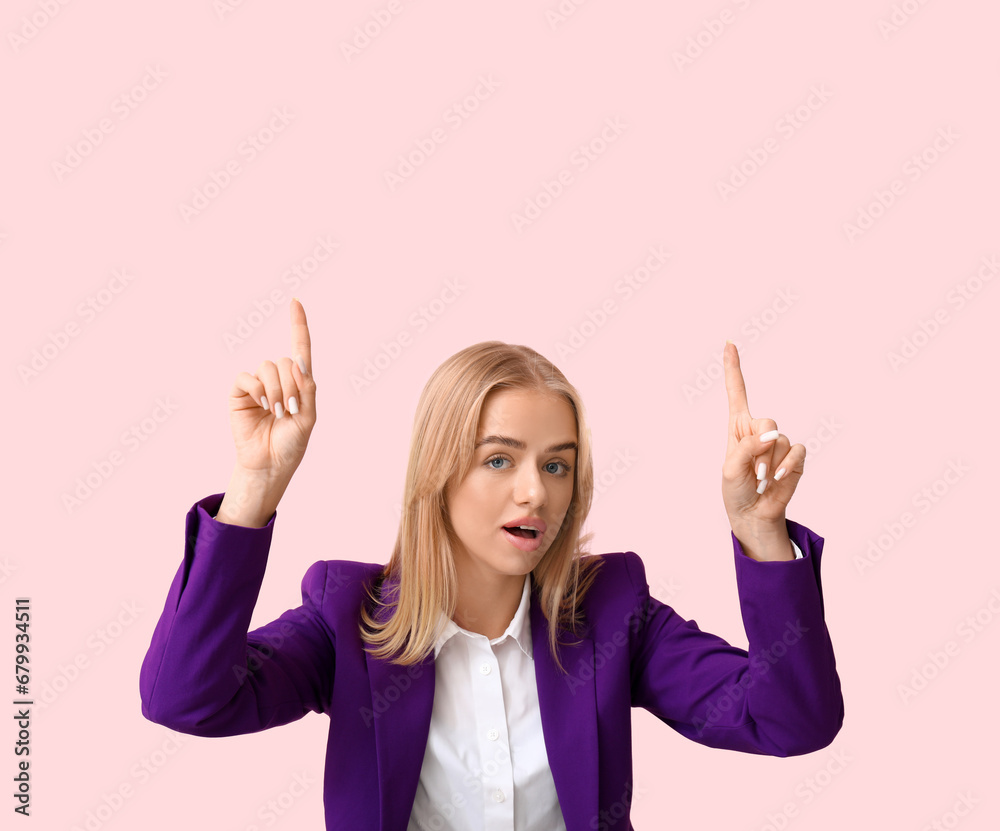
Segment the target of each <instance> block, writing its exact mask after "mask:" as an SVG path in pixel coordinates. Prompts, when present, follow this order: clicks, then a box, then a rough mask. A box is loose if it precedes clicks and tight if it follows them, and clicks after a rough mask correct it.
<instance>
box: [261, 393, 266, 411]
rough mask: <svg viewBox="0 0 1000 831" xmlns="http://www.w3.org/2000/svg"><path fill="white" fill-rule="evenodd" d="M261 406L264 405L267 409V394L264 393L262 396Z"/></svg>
mask: <svg viewBox="0 0 1000 831" xmlns="http://www.w3.org/2000/svg"><path fill="white" fill-rule="evenodd" d="M260 406H261V407H263V408H264V409H265V410H266V409H267V396H266V395H262V396H261V397H260Z"/></svg>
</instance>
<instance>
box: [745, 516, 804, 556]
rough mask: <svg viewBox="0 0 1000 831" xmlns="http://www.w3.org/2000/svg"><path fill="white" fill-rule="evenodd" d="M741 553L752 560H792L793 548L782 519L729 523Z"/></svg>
mask: <svg viewBox="0 0 1000 831" xmlns="http://www.w3.org/2000/svg"><path fill="white" fill-rule="evenodd" d="M731 525H732V529H733V536H735V537H736V539H737V540H738V541H739V543H740V546H741V547H742V548H743V553H744V554H746V555H747V556H748V557H750V558H751V559H754V560H760V561H763V560H794V559H795V549H794V547H793V546H792V539H791V537H790V536H789V535H788V528H787V526H786V525H785V521H784V519H782V520H781V522H780V523H771V522H766V523H760V522H754V523H731Z"/></svg>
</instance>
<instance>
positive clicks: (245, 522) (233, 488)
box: [214, 469, 288, 528]
mask: <svg viewBox="0 0 1000 831" xmlns="http://www.w3.org/2000/svg"><path fill="white" fill-rule="evenodd" d="M287 484H288V483H287V482H278V481H276V480H274V479H272V478H271V477H269V476H263V475H260V474H255V473H249V472H247V471H244V470H240V469H236V470H234V471H233V474H232V476H231V477H230V479H229V485H228V486H227V487H226V492H225V495H224V496H223V499H222V503H221V504H220V505H219V510H218V511H217V512H216V515H215V517H214V518H215V519H216V520H217V521H218V522H222V523H225V524H227V525H242V526H245V527H248V528H263V527H264V526H265V525H267V523H268V521H269V520H270V518H271V515H272V514H273V513H274V512H275V510H276V509H277V507H278V502H280V501H281V497H282V494H283V493H284V491H285V488H286V487H287Z"/></svg>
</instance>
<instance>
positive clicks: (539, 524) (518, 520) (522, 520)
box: [501, 516, 546, 539]
mask: <svg viewBox="0 0 1000 831" xmlns="http://www.w3.org/2000/svg"><path fill="white" fill-rule="evenodd" d="M508 525H530V526H531V527H532V528H537V529H538V536H539V537H540V536H541V535H542V534H544V533H545V527H546V526H545V523H544V522H543V521H542V520H541V519H539V518H538V517H536V516H519V517H515V518H514V519H512V520H511V521H510V522H505V523H504V524H503V525H502V526H501V527H506V526H508ZM535 539H538V537H535Z"/></svg>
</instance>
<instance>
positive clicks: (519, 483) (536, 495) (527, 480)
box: [514, 465, 548, 508]
mask: <svg viewBox="0 0 1000 831" xmlns="http://www.w3.org/2000/svg"><path fill="white" fill-rule="evenodd" d="M547 496H548V493H547V491H546V490H545V484H544V482H543V481H542V476H541V474H540V473H539V471H538V469H537V467H532V466H531V465H522V466H521V468H520V470H518V473H517V477H516V479H515V481H514V501H515V502H516V503H517V504H518V505H531V506H533V507H534V508H540V507H541V506H542V505H544V504H545V500H546V498H547Z"/></svg>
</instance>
